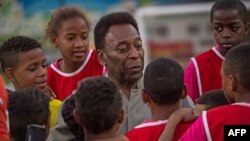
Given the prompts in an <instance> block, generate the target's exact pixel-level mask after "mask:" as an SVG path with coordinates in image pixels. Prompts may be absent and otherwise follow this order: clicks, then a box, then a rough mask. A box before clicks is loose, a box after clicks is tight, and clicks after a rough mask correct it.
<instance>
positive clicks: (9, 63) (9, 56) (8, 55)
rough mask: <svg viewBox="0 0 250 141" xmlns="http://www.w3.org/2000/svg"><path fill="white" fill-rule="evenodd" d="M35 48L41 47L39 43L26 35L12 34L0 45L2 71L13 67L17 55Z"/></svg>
mask: <svg viewBox="0 0 250 141" xmlns="http://www.w3.org/2000/svg"><path fill="white" fill-rule="evenodd" d="M35 48H41V44H39V43H38V42H37V41H36V40H34V39H32V38H29V37H26V36H14V37H11V38H10V39H8V40H7V41H5V42H4V43H3V44H2V45H1V47H0V62H1V65H2V69H3V72H5V69H6V68H8V67H10V68H15V67H16V66H17V64H18V60H19V55H21V54H22V53H25V52H28V51H30V50H32V49H35Z"/></svg>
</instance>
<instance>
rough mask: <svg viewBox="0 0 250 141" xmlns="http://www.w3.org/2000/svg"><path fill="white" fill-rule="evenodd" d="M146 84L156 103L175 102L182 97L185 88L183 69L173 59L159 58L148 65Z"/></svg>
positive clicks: (148, 92) (146, 88)
mask: <svg viewBox="0 0 250 141" xmlns="http://www.w3.org/2000/svg"><path fill="white" fill-rule="evenodd" d="M144 86H145V90H146V92H147V94H148V95H149V96H150V97H151V98H152V100H153V101H154V102H155V103H156V104H158V105H169V104H173V103H175V102H177V101H178V100H179V99H180V97H181V94H182V91H183V89H184V80H183V69H182V68H181V66H180V65H179V64H178V63H177V62H175V61H173V60H171V59H168V58H158V59H156V60H154V61H152V62H151V63H149V64H148V66H147V67H146V70H145V75H144Z"/></svg>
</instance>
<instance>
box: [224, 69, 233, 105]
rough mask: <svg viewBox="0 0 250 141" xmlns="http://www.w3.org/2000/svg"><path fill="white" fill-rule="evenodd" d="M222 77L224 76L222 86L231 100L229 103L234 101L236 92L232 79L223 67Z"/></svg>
mask: <svg viewBox="0 0 250 141" xmlns="http://www.w3.org/2000/svg"><path fill="white" fill-rule="evenodd" d="M221 77H222V87H223V90H224V93H225V96H226V98H227V100H228V101H229V103H233V102H234V101H235V100H234V94H233V92H232V90H231V89H232V88H231V87H232V86H231V79H230V77H229V76H228V75H226V74H225V72H224V69H223V67H222V70H221Z"/></svg>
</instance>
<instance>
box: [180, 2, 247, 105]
mask: <svg viewBox="0 0 250 141" xmlns="http://www.w3.org/2000/svg"><path fill="white" fill-rule="evenodd" d="M210 17H211V27H212V31H213V34H214V38H215V40H216V42H217V44H218V45H216V46H214V47H213V48H212V49H210V50H208V51H206V52H205V53H202V54H200V55H198V56H196V57H194V58H191V61H190V64H189V65H188V67H187V68H186V70H185V75H184V77H185V78H184V79H185V84H187V86H188V96H189V97H190V98H191V99H192V100H193V102H194V103H195V101H196V99H197V98H198V97H200V96H201V95H202V94H203V93H205V92H208V91H210V90H214V89H221V88H222V85H221V73H220V70H221V65H222V61H223V60H224V56H225V54H226V53H227V52H228V51H229V50H230V49H231V48H232V47H234V46H235V45H238V44H239V43H241V42H242V40H243V37H244V36H245V35H246V34H247V30H248V26H249V23H248V21H247V8H246V6H245V5H244V4H243V3H242V2H241V1H240V0H218V1H216V2H215V4H214V5H213V7H212V9H211V15H210Z"/></svg>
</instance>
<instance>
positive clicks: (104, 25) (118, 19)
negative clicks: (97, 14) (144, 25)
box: [94, 12, 139, 50]
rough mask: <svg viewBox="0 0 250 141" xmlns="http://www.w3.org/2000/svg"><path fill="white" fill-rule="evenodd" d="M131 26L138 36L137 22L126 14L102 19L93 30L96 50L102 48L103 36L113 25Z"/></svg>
mask: <svg viewBox="0 0 250 141" xmlns="http://www.w3.org/2000/svg"><path fill="white" fill-rule="evenodd" d="M126 24H130V25H132V26H133V27H134V28H135V29H136V30H137V32H138V34H139V29H138V25H137V22H136V21H135V19H134V18H133V16H132V15H131V14H129V13H128V12H115V13H110V14H108V15H106V16H104V17H102V18H101V19H100V20H99V21H98V22H97V24H96V26H95V29H94V41H95V47H96V50H102V49H103V48H104V41H105V36H106V34H107V33H108V31H109V29H110V27H111V26H113V25H126Z"/></svg>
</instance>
